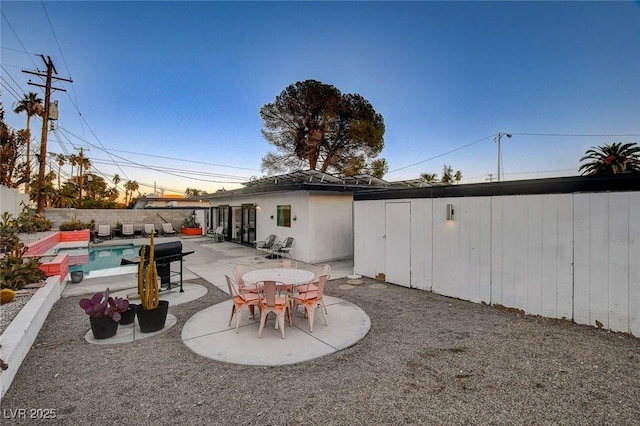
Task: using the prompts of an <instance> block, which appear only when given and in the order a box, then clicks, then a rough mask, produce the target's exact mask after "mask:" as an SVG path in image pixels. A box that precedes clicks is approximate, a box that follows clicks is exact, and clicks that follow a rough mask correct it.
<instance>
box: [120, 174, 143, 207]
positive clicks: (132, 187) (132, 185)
mask: <svg viewBox="0 0 640 426" xmlns="http://www.w3.org/2000/svg"><path fill="white" fill-rule="evenodd" d="M138 188H140V185H138V182H136V181H135V180H129V181H127V183H125V184H124V189H125V193H124V204H125V206H128V205H129V203H130V202H131V200H133V192H134V191H137V190H138Z"/></svg>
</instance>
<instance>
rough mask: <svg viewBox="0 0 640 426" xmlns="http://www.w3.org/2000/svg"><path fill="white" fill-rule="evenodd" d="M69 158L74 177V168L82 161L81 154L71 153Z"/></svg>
mask: <svg viewBox="0 0 640 426" xmlns="http://www.w3.org/2000/svg"><path fill="white" fill-rule="evenodd" d="M67 159H68V160H69V164H71V176H72V177H73V168H74V167H75V166H77V165H78V163H79V162H80V156H79V155H76V154H70V155H69V156H68V157H67Z"/></svg>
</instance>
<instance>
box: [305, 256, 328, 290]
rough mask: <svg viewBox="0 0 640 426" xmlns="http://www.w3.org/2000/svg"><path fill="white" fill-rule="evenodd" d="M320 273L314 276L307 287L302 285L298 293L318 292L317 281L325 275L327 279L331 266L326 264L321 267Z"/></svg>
mask: <svg viewBox="0 0 640 426" xmlns="http://www.w3.org/2000/svg"><path fill="white" fill-rule="evenodd" d="M321 268H322V272H320V273H319V274H317V275H316V277H315V278H314V279H313V281H312V282H310V283H309V284H308V285H302V286H300V287H299V288H298V293H306V292H307V291H318V286H317V284H318V281H319V280H320V276H322V275H326V276H327V280H328V279H329V274H330V273H331V265H327V264H326V263H325V264H324V265H322V266H321Z"/></svg>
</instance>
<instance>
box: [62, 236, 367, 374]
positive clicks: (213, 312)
mask: <svg viewBox="0 0 640 426" xmlns="http://www.w3.org/2000/svg"><path fill="white" fill-rule="evenodd" d="M175 240H176V238H175V237H171V238H157V239H156V244H161V243H163V242H169V241H175ZM131 241H133V242H134V243H135V244H143V243H147V240H146V239H144V240H143V239H137V240H112V241H105V242H103V243H100V246H101V247H106V246H110V245H118V244H122V243H128V242H131ZM180 241H181V242H182V245H183V252H188V251H194V253H192V254H190V255H188V256H186V257H184V265H183V281H189V280H193V279H196V278H201V279H204V280H206V281H207V282H208V283H210V284H211V285H213V286H215V287H216V288H218V289H219V290H221V291H222V292H224V293H227V294H228V288H227V283H226V279H225V275H229V276H231V277H234V273H233V266H234V265H236V264H238V263H242V264H245V265H252V266H254V267H256V268H268V267H271V266H272V265H274V264H275V263H276V262H278V260H277V259H268V258H266V257H265V253H264V252H256V251H255V250H254V249H253V248H250V247H245V246H240V245H238V244H234V243H229V242H221V243H216V242H213V241H212V240H211V239H209V238H206V237H192V238H181V239H180ZM329 264H330V265H331V267H332V269H331V279H338V278H345V277H347V276H348V275H351V274H352V272H353V266H352V263H351V261H350V260H344V261H339V262H329ZM126 268H127V269H129V270H130V273H128V274H124V275H116V276H113V275H107V276H101V273H100V271H97V273H95V274H90V276H91V275H93V276H94V277H93V278H86V279H84V280H83V281H82V282H80V283H78V284H72V283H68V284H67V287H66V288H65V291H64V292H63V294H62V297H71V296H80V295H87V294H93V293H96V292H99V291H103V290H104V289H105V288H107V287H109V288H110V290H111V291H112V292H113V294H114V295H115V296H119V297H128V298H130V299H131V300H132V302H134V303H135V302H136V299H135V298H136V297H137V278H136V274H135V267H126ZM178 268H179V267H178V264H177V263H172V270H173V271H175V270H178ZM298 268H301V269H307V270H310V271H313V272H314V273H315V272H318V271H319V269H320V267H319V265H310V264H304V263H299V264H298ZM178 280H179V278H178V277H177V276H173V277H172V288H171V289H170V290H168V291H165V292H163V293H162V296H161V298H162V299H164V300H168V301H169V305H170V306H177V305H180V304H183V303H188V302H191V301H193V300H196V299H198V298H200V297H202V296H204V295H205V294H206V292H207V288H206V287H204V286H202V285H197V284H193V283H188V282H187V283H186V284H184V286H183V287H184V292H183V293H181V292H179V285H177V284H176V282H178ZM325 303H326V304H327V307H328V310H329V315H328V323H329V326H325V325H324V323H323V322H322V316H321V315H317V316H316V318H315V321H314V331H313V333H311V332H310V331H309V323H308V320H307V319H306V318H304V316H303V315H302V311H299V312H298V313H296V315H294V322H293V326H289V325H288V323H287V325H286V326H285V334H286V338H285V339H284V340H283V339H281V337H280V332H279V331H278V330H276V329H275V328H274V327H273V324H274V321H273V320H272V319H270V320H269V321H268V326H267V327H265V330H264V331H263V335H262V338H258V337H257V334H258V326H259V316H256V318H255V319H252V318H250V316H249V313H248V311H246V310H245V312H243V317H242V322H241V325H240V331H239V333H236V330H235V321H236V318H235V317H234V318H233V322H232V324H231V326H229V325H228V323H229V319H230V312H231V307H232V303H231V300H228V301H225V302H222V303H218V304H215V305H213V306H210V307H208V308H206V309H204V310H202V311H200V312H198V313H196V314H195V315H193V316H192V317H191V318H190V319H189V320H188V321H187V322H186V324H184V326H183V328H182V340H183V342H184V344H185V345H186V346H187V347H188V348H190V349H191V350H192V351H194V352H195V353H197V354H199V355H202V356H204V357H207V358H211V359H215V360H218V361H223V362H229V363H235V364H248V365H285V364H295V363H298V362H303V361H308V360H310V359H313V358H317V357H320V356H324V355H328V354H331V353H334V352H336V351H338V350H341V349H344V348H347V347H349V346H352V345H354V344H355V343H356V342H357V341H358V340H360V339H362V338H363V337H364V336H365V335H366V334H367V332H368V331H369V328H370V326H371V321H370V319H369V317H368V315H367V314H366V313H365V312H364V311H363V310H362V309H360V308H359V307H358V306H356V305H354V304H353V303H350V302H347V301H344V300H342V299H340V298H337V297H331V296H326V301H325ZM175 324H176V318H175V316H173V315H172V314H169V315H168V317H167V326H166V327H165V330H163V331H166V330H168V329H169V328H170V327H172V326H173V325H175ZM163 331H160V332H155V333H148V334H147V333H142V332H140V329H139V327H138V325H137V321H136V323H134V324H131V325H124V326H123V325H121V326H120V327H119V328H118V332H117V334H116V336H114V337H112V338H109V339H104V340H96V339H94V338H93V335H92V333H91V331H90V330H89V331H88V332H87V334H86V335H85V339H86V340H87V341H88V342H90V343H94V344H101V345H111V344H122V343H129V342H133V341H136V340H140V339H144V338H148V337H152V336H154V335H156V334H159V333H162V332H163Z"/></svg>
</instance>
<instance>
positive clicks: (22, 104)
mask: <svg viewBox="0 0 640 426" xmlns="http://www.w3.org/2000/svg"><path fill="white" fill-rule="evenodd" d="M43 111H44V108H43V106H42V99H40V98H39V97H38V94H37V93H34V92H29V94H28V95H24V98H23V99H22V100H20V101H18V102H17V103H16V104H15V106H14V109H13V112H15V113H16V114H20V113H21V112H26V113H27V168H26V170H25V179H26V184H25V190H26V192H27V194H28V193H29V181H30V180H31V117H33V116H34V115H42V112H43Z"/></svg>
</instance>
